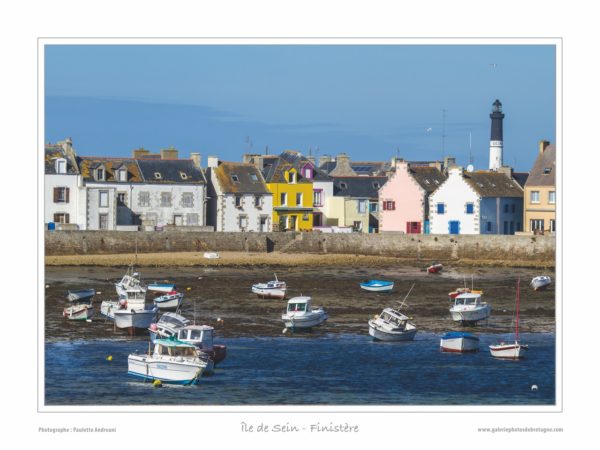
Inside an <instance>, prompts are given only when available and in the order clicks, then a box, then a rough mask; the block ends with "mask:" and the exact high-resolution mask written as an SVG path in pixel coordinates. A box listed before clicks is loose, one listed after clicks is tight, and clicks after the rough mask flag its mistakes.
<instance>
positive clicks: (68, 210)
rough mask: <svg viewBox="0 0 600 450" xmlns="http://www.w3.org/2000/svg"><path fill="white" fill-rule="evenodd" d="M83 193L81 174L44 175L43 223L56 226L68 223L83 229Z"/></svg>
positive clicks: (84, 225) (84, 222) (84, 226)
mask: <svg viewBox="0 0 600 450" xmlns="http://www.w3.org/2000/svg"><path fill="white" fill-rule="evenodd" d="M57 190H58V192H57ZM55 192H57V193H56V194H55ZM85 194H86V192H85V188H84V187H83V181H82V177H81V175H75V174H46V175H44V223H46V224H49V223H54V224H55V226H56V228H61V226H62V224H63V223H68V224H72V225H74V226H76V227H77V228H78V229H80V230H85V229H86V220H85Z"/></svg>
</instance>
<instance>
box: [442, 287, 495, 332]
mask: <svg viewBox="0 0 600 450" xmlns="http://www.w3.org/2000/svg"><path fill="white" fill-rule="evenodd" d="M481 295H482V294H481V293H480V292H478V291H473V292H466V293H464V294H459V295H457V296H456V297H455V298H454V305H453V306H452V307H451V308H450V315H451V316H452V320H454V321H455V322H460V323H461V324H462V325H473V324H475V323H477V322H479V321H480V320H484V319H487V318H488V317H489V316H490V313H491V310H492V308H491V306H490V305H489V304H487V303H486V302H482V301H481Z"/></svg>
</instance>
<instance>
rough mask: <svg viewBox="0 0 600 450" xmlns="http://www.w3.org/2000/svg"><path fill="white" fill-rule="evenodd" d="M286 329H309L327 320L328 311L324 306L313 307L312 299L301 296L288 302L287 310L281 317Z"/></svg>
mask: <svg viewBox="0 0 600 450" xmlns="http://www.w3.org/2000/svg"><path fill="white" fill-rule="evenodd" d="M281 320H283V323H284V324H285V327H286V329H288V328H289V329H291V330H292V331H294V330H297V329H309V328H312V327H315V326H317V325H321V324H322V323H323V322H325V321H326V320H327V311H325V309H324V308H323V307H322V306H316V307H314V308H313V306H312V298H311V297H306V296H301V297H294V298H291V299H290V300H289V301H288V304H287V309H286V311H285V312H284V313H283V315H282V316H281Z"/></svg>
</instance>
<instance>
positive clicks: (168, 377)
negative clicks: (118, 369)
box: [127, 339, 207, 385]
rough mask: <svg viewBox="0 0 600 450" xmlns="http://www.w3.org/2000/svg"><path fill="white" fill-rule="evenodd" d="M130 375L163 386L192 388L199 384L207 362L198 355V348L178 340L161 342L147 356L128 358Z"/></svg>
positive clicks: (162, 340)
mask: <svg viewBox="0 0 600 450" xmlns="http://www.w3.org/2000/svg"><path fill="white" fill-rule="evenodd" d="M127 363H128V371H127V373H128V374H130V375H134V376H137V377H141V378H143V379H144V381H145V380H150V381H153V380H160V381H161V382H163V383H172V384H183V385H191V384H197V383H199V382H200V377H201V375H202V372H203V371H204V370H205V369H206V366H207V361H206V360H203V359H202V358H200V357H199V356H198V353H197V351H196V347H194V346H193V345H192V344H186V343H185V342H180V341H177V340H175V339H158V340H156V341H155V342H154V350H153V352H152V353H150V352H149V353H148V354H137V353H133V354H130V355H129V357H128V358H127Z"/></svg>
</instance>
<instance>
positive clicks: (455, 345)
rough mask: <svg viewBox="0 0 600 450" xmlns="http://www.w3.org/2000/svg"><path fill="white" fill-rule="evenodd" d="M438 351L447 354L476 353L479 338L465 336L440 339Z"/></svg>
mask: <svg viewBox="0 0 600 450" xmlns="http://www.w3.org/2000/svg"><path fill="white" fill-rule="evenodd" d="M440 350H441V351H443V352H449V353H468V352H477V351H479V338H476V337H466V336H463V337H455V338H441V339H440Z"/></svg>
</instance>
